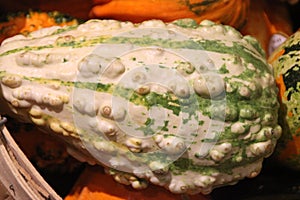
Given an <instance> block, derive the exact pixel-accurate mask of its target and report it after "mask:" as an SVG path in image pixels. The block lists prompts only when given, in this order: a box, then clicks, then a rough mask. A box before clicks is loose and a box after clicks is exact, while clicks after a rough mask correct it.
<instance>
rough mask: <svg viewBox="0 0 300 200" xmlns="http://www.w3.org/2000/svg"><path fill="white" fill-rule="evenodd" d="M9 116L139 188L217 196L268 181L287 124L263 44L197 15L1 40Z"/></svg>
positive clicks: (102, 23)
mask: <svg viewBox="0 0 300 200" xmlns="http://www.w3.org/2000/svg"><path fill="white" fill-rule="evenodd" d="M0 80H1V82H0V84H1V93H0V94H1V95H2V97H1V99H0V100H1V105H2V106H1V108H0V109H1V113H5V114H7V115H10V116H11V117H13V118H15V119H19V120H21V121H24V122H30V123H33V124H35V125H37V126H38V127H40V128H43V129H44V130H46V131H48V133H49V134H53V135H56V136H57V137H59V138H60V139H61V140H64V141H65V142H66V143H67V145H68V147H67V150H68V153H70V154H71V155H73V156H74V157H76V158H77V159H78V160H80V161H82V162H88V163H90V164H100V165H103V166H106V168H108V169H107V172H108V173H109V174H110V175H111V176H112V177H113V178H114V179H115V180H116V181H117V182H119V183H122V184H126V185H131V186H132V187H133V188H135V189H143V188H146V187H147V186H148V185H149V184H151V183H152V184H155V185H159V186H161V187H163V188H166V189H167V190H169V191H171V192H173V193H176V194H197V193H203V194H208V193H210V192H211V191H212V189H214V188H216V187H221V186H224V185H228V184H234V183H236V182H238V181H239V180H241V179H244V178H245V177H250V178H252V177H255V176H257V175H258V174H259V172H260V170H261V167H262V162H263V160H264V158H266V157H268V156H270V155H271V154H272V152H273V150H274V147H275V145H276V143H277V140H278V138H279V137H280V135H281V127H280V126H279V125H278V123H277V117H278V115H277V112H278V108H279V102H278V99H277V91H278V89H277V87H276V85H275V81H274V77H273V71H272V69H271V67H270V65H268V63H267V61H266V59H265V54H264V51H263V50H262V48H261V46H260V45H259V43H258V42H257V40H256V39H255V38H253V37H250V36H243V35H242V34H240V33H239V32H238V31H237V30H236V29H234V28H232V27H230V26H224V25H220V24H216V23H214V22H212V21H208V20H205V21H202V22H201V23H200V24H198V23H197V22H196V21H194V20H192V19H181V20H176V21H173V22H170V23H164V22H163V21H160V20H150V21H145V22H143V23H139V24H133V23H131V22H120V21H116V20H90V21H88V22H85V23H83V24H81V25H78V26H68V27H64V28H62V27H58V26H55V27H51V28H44V29H41V30H38V31H35V32H32V33H30V34H29V35H27V36H25V35H18V36H14V37H12V38H8V39H6V40H4V41H3V43H2V45H1V48H0Z"/></svg>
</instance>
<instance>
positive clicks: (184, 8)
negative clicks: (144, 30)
mask: <svg viewBox="0 0 300 200" xmlns="http://www.w3.org/2000/svg"><path fill="white" fill-rule="evenodd" d="M249 2H250V1H249V0H231V1H227V0H219V1H208V0H188V1H187V0H176V1H174V0H154V1H153V0H139V1H135V0H93V3H94V5H93V7H92V9H91V11H90V14H89V16H90V17H91V18H101V19H117V20H122V21H131V22H135V23H137V22H142V21H145V20H151V19H160V20H163V21H165V22H170V21H173V20H176V19H181V18H192V19H195V20H196V21H197V22H198V23H199V22H200V21H202V20H204V19H207V20H212V21H215V22H218V23H222V24H227V25H231V26H233V27H235V28H238V29H239V28H241V27H243V25H244V24H245V22H246V20H247V12H248V8H249ZM233 11H234V12H233Z"/></svg>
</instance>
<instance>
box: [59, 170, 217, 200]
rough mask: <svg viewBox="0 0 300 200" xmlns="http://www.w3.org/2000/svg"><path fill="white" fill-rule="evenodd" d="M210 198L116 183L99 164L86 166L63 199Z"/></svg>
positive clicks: (174, 199)
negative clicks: (135, 187)
mask: <svg viewBox="0 0 300 200" xmlns="http://www.w3.org/2000/svg"><path fill="white" fill-rule="evenodd" d="M129 199H130V200H157V199H162V200H182V199H189V200H210V199H211V198H210V196H204V195H202V194H197V195H189V196H187V195H177V194H173V193H171V192H169V191H167V190H165V189H163V188H161V187H157V186H154V185H151V186H149V187H147V188H146V189H143V190H136V189H133V188H132V187H130V186H126V185H123V184H118V183H116V182H115V181H114V180H113V179H112V177H111V176H109V175H107V174H105V172H104V170H103V168H102V167H100V166H94V167H92V166H88V167H87V168H86V169H85V170H84V171H83V173H82V174H81V175H80V177H79V179H78V180H77V182H76V183H75V185H74V187H73V189H72V191H71V192H70V193H69V195H67V196H66V197H65V200H129Z"/></svg>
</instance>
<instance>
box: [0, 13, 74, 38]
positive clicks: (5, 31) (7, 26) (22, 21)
mask: <svg viewBox="0 0 300 200" xmlns="http://www.w3.org/2000/svg"><path fill="white" fill-rule="evenodd" d="M78 23H79V22H78V20H77V19H74V18H72V17H70V16H66V15H63V14H62V13H59V12H56V11H53V12H38V11H29V12H20V13H16V14H13V15H9V16H8V17H7V20H6V21H4V22H1V23H0V43H1V42H2V41H3V40H4V39H5V38H8V37H12V36H14V35H17V34H25V35H26V34H28V33H30V32H32V31H35V30H38V29H40V28H45V27H50V26H54V25H58V26H65V25H76V24H78Z"/></svg>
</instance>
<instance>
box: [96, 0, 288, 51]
mask: <svg viewBox="0 0 300 200" xmlns="http://www.w3.org/2000/svg"><path fill="white" fill-rule="evenodd" d="M93 2H94V6H93V8H92V9H91V11H90V17H91V18H101V19H106V18H112V19H117V20H129V21H132V22H142V21H144V20H149V19H160V20H163V21H166V22H169V21H172V20H175V19H180V18H193V19H195V20H196V21H197V22H201V21H202V20H205V19H208V20H212V21H215V22H217V23H222V24H226V25H231V26H234V27H235V28H237V29H239V30H240V31H241V33H242V34H244V35H251V36H253V37H256V39H257V40H258V41H259V42H260V43H261V45H262V47H263V49H264V50H265V51H266V53H267V56H269V55H270V53H271V52H272V51H273V50H274V49H275V48H276V47H277V46H278V44H280V43H282V42H283V41H284V40H285V39H286V38H287V37H288V36H290V35H291V34H292V33H293V26H292V22H291V19H290V13H289V10H288V7H287V5H286V4H285V3H282V2H280V1H277V0H275V1H274V0H252V1H240V0H231V1H204V0H194V1H186V0H179V1H178V0H177V1H173V0H157V1H152V0H140V1H134V0H94V1H93ZM279 13H280V14H279Z"/></svg>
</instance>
